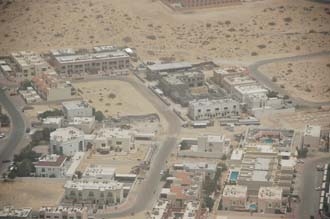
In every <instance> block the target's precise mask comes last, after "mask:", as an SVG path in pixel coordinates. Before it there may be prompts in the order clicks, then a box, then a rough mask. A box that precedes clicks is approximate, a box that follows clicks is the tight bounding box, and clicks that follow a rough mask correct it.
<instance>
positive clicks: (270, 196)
mask: <svg viewBox="0 0 330 219" xmlns="http://www.w3.org/2000/svg"><path fill="white" fill-rule="evenodd" d="M282 195H283V189H282V188H281V187H260V189H259V194H258V212H262V213H271V214H273V213H276V211H279V210H281V208H282Z"/></svg>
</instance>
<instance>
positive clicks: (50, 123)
mask: <svg viewBox="0 0 330 219" xmlns="http://www.w3.org/2000/svg"><path fill="white" fill-rule="evenodd" d="M62 125H63V117H47V118H44V119H43V120H42V126H43V127H45V128H54V129H58V128H61V127H62Z"/></svg>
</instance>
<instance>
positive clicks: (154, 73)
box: [147, 62, 193, 80]
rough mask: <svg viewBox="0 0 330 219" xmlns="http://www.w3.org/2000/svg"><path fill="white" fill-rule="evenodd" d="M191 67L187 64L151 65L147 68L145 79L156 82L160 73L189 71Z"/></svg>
mask: <svg viewBox="0 0 330 219" xmlns="http://www.w3.org/2000/svg"><path fill="white" fill-rule="evenodd" d="M192 67H193V66H192V64H191V63H189V62H173V63H163V64H153V65H148V66H147V79H148V80H158V79H160V78H161V73H164V72H166V73H170V72H176V71H180V70H189V69H191V68H192Z"/></svg>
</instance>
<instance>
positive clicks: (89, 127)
mask: <svg viewBox="0 0 330 219" xmlns="http://www.w3.org/2000/svg"><path fill="white" fill-rule="evenodd" d="M95 123H96V121H95V116H90V117H73V119H72V120H71V121H69V124H68V125H69V126H72V127H75V128H77V129H80V130H82V131H83V132H84V133H91V132H92V131H93V130H94V128H95Z"/></svg>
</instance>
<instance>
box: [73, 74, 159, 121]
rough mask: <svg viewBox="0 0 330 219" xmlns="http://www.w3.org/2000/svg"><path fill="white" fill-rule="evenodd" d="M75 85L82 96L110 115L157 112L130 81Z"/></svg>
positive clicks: (105, 81) (97, 108) (94, 82)
mask: <svg viewBox="0 0 330 219" xmlns="http://www.w3.org/2000/svg"><path fill="white" fill-rule="evenodd" d="M74 86H75V87H76V88H77V89H80V90H81V91H82V92H83V93H82V97H83V98H84V99H85V100H87V101H88V102H89V103H90V104H91V105H92V106H93V107H94V108H95V109H96V110H101V111H103V112H104V113H105V114H106V115H108V116H118V115H119V116H124V115H144V114H149V113H157V111H156V109H155V108H154V107H153V106H152V105H151V104H150V103H149V102H148V101H147V100H146V99H145V98H144V97H143V96H142V95H141V94H140V93H139V92H138V91H137V90H135V88H134V87H132V86H131V85H130V84H129V83H128V82H124V81H111V80H104V81H93V82H82V83H75V84H74ZM111 94H114V95H115V96H112V95H111Z"/></svg>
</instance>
